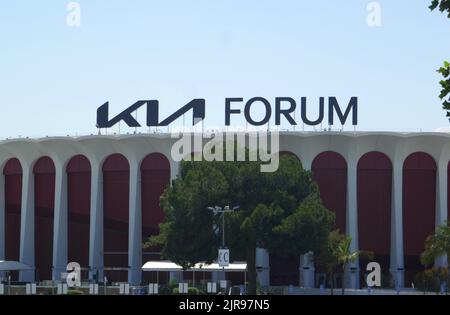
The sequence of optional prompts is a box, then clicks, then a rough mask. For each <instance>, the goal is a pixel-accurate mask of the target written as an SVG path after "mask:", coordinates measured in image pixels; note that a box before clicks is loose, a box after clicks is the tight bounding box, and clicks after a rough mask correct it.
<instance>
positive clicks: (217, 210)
mask: <svg viewBox="0 0 450 315" xmlns="http://www.w3.org/2000/svg"><path fill="white" fill-rule="evenodd" d="M208 210H210V211H212V212H213V214H218V213H220V214H222V248H223V249H225V213H226V212H233V211H236V210H239V206H234V207H233V208H230V206H225V207H223V208H222V207H219V206H214V207H208ZM222 271H223V279H224V280H226V277H225V266H222Z"/></svg>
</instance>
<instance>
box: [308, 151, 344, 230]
mask: <svg viewBox="0 0 450 315" xmlns="http://www.w3.org/2000/svg"><path fill="white" fill-rule="evenodd" d="M311 169H312V173H313V179H314V181H315V182H316V183H317V185H318V186H319V190H320V197H321V199H322V202H323V204H324V205H325V207H326V208H327V209H329V210H330V211H333V212H334V213H335V214H336V226H337V228H338V229H339V230H340V231H341V232H343V233H345V225H346V223H345V222H346V212H347V210H346V208H347V162H346V161H345V159H344V158H343V157H342V156H341V155H340V154H339V153H336V152H331V151H327V152H323V153H320V154H319V155H318V156H316V158H315V159H314V161H313V163H312V167H311Z"/></svg>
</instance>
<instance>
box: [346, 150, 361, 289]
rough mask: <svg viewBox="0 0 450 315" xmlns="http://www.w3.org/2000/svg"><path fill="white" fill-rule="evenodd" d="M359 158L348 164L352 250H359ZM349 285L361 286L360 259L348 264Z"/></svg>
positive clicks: (349, 223)
mask: <svg viewBox="0 0 450 315" xmlns="http://www.w3.org/2000/svg"><path fill="white" fill-rule="evenodd" d="M357 164H358V162H357V160H356V158H354V157H351V158H350V159H349V161H348V165H347V220H346V234H347V235H349V236H350V237H351V238H352V242H351V244H350V251H351V252H355V251H357V250H358V209H357V208H358V204H357ZM346 273H347V274H348V276H346V277H345V278H346V279H347V281H348V283H347V287H349V288H352V289H357V288H359V259H357V260H356V261H355V262H353V263H350V264H349V266H348V272H347V271H346Z"/></svg>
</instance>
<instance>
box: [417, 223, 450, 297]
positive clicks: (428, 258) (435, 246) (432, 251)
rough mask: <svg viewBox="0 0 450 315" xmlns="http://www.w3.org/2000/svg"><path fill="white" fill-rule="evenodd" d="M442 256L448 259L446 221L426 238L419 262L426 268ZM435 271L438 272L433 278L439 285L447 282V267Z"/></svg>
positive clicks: (449, 243)
mask: <svg viewBox="0 0 450 315" xmlns="http://www.w3.org/2000/svg"><path fill="white" fill-rule="evenodd" d="M443 255H447V257H450V225H449V222H448V221H447V222H446V223H445V224H443V225H440V226H438V227H437V229H436V232H435V233H434V234H432V235H430V236H428V237H427V239H426V240H425V250H424V251H423V252H422V254H421V256H420V262H421V263H422V265H424V266H425V268H427V267H429V266H432V265H433V264H434V262H435V261H436V258H438V257H440V256H443ZM436 270H439V272H435V274H436V276H435V277H437V278H438V280H439V282H440V284H442V283H443V282H445V281H448V267H441V268H438V269H436ZM425 292H426V288H425Z"/></svg>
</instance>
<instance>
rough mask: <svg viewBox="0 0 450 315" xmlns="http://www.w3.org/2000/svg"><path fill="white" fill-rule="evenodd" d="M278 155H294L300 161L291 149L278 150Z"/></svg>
mask: <svg viewBox="0 0 450 315" xmlns="http://www.w3.org/2000/svg"><path fill="white" fill-rule="evenodd" d="M279 155H280V157H281V156H285V155H290V156H294V157H296V158H297V160H299V161H300V162H301V160H300V157H299V156H297V154H295V153H293V152H291V151H280V152H279Z"/></svg>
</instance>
